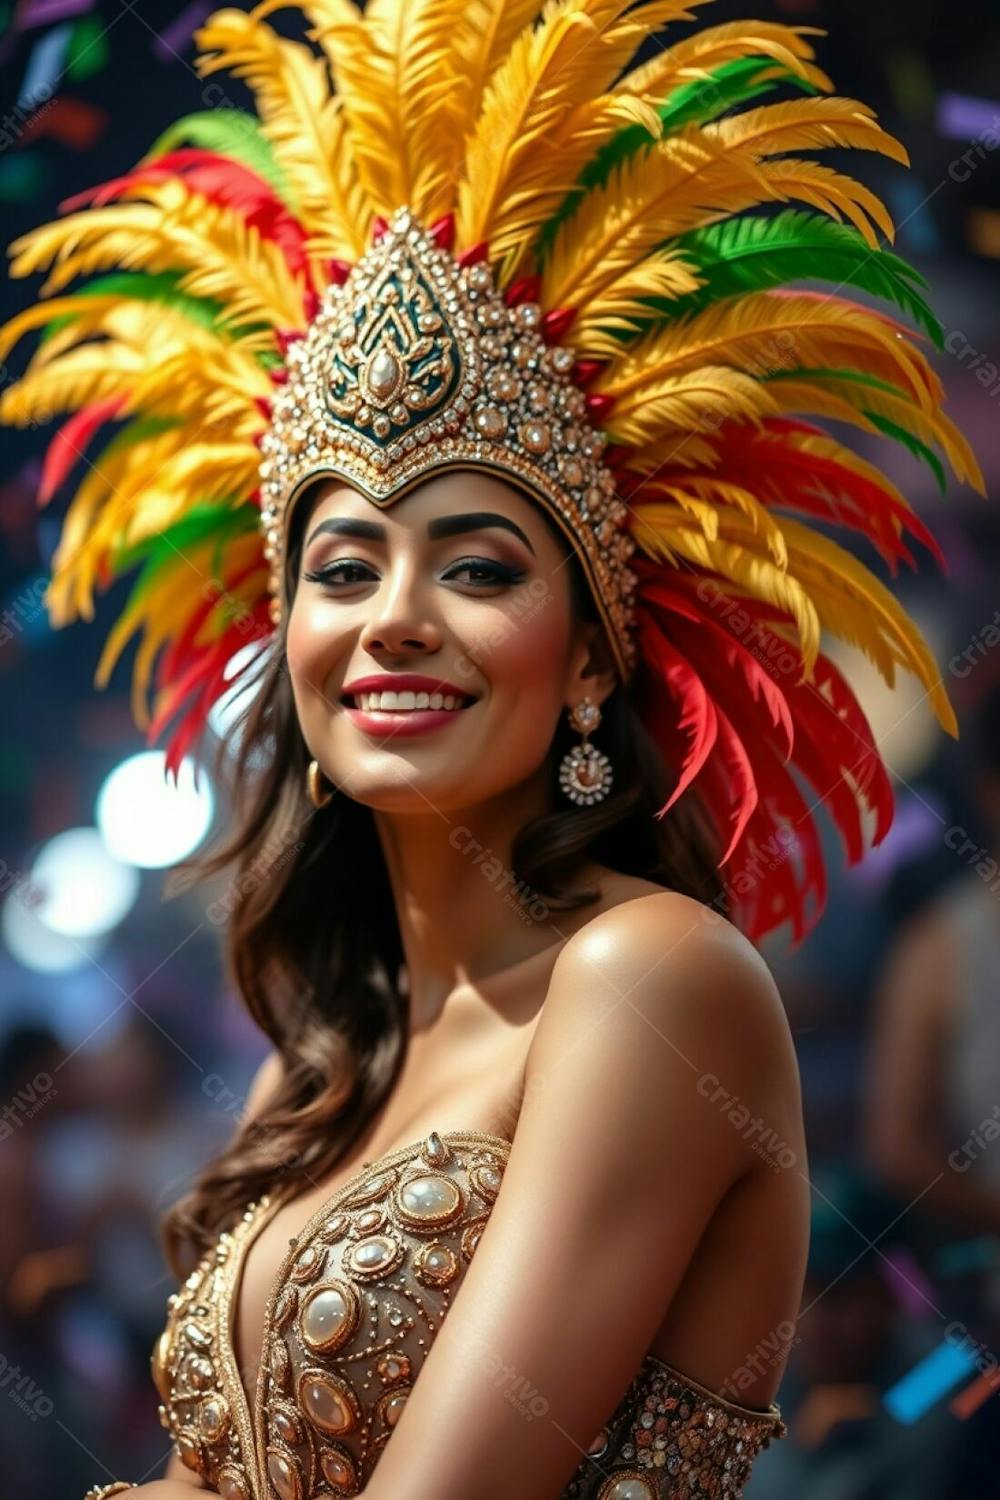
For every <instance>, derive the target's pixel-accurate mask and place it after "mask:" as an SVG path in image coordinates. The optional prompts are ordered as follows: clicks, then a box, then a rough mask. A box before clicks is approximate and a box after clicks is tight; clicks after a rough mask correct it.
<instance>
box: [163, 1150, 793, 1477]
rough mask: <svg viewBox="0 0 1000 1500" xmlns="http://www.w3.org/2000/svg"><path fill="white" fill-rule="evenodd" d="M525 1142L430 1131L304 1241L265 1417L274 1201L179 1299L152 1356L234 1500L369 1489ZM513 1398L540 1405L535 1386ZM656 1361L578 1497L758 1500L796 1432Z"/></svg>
mask: <svg viewBox="0 0 1000 1500" xmlns="http://www.w3.org/2000/svg"><path fill="white" fill-rule="evenodd" d="M509 1147H510V1143H509V1142H508V1141H506V1140H504V1139H503V1138H502V1137H500V1136H495V1135H488V1134H484V1133H483V1132H480V1131H472V1130H467V1131H448V1132H445V1133H443V1134H440V1135H439V1134H438V1133H437V1132H436V1131H432V1132H431V1133H430V1134H429V1135H428V1136H427V1137H426V1138H425V1139H424V1140H423V1141H419V1142H416V1143H414V1144H412V1145H408V1146H404V1147H402V1148H400V1149H399V1150H397V1151H394V1152H391V1153H389V1154H387V1155H385V1156H383V1157H381V1158H380V1159H379V1160H378V1161H375V1162H371V1163H366V1165H365V1167H364V1168H363V1170H362V1171H360V1172H358V1173H357V1174H356V1175H355V1176H354V1177H353V1178H351V1179H350V1181H348V1182H346V1183H344V1184H343V1185H342V1186H341V1187H340V1188H339V1189H338V1190H337V1191H336V1192H335V1193H334V1194H333V1195H332V1196H331V1197H330V1198H329V1199H328V1200H327V1201H326V1202H325V1203H324V1204H322V1205H321V1207H320V1208H319V1209H318V1210H317V1212H316V1213H315V1214H313V1216H312V1217H311V1218H310V1219H309V1220H308V1222H307V1223H306V1224H305V1226H304V1227H303V1229H302V1232H301V1233H300V1234H299V1235H298V1236H296V1238H295V1239H294V1240H293V1241H291V1243H290V1246H289V1250H288V1252H287V1254H286V1256H285V1258H284V1260H283V1262H282V1265H281V1267H280V1269H279V1272H278V1275H277V1277H276V1279H275V1282H274V1284H273V1286H272V1289H271V1293H270V1296H269V1298H268V1302H267V1307H266V1310H265V1314H264V1328H263V1336H262V1349H261V1360H260V1366H259V1372H258V1376H257V1380H256V1392H255V1400H254V1402H253V1410H252V1411H251V1410H250V1403H249V1401H248V1400H247V1398H246V1393H245V1391H244V1387H243V1384H242V1381H241V1379H240V1375H239V1372H238V1370H237V1368H236V1359H235V1355H234V1346H233V1328H234V1326H235V1315H236V1302H237V1297H238V1294H239V1286H240V1279H241V1272H242V1265H243V1260H244V1257H245V1254H246V1251H247V1249H248V1247H249V1245H250V1243H251V1241H252V1240H253V1239H254V1237H255V1236H256V1235H257V1234H258V1233H259V1232H260V1230H261V1229H262V1228H263V1226H264V1224H265V1223H266V1222H267V1220H268V1219H269V1217H270V1216H271V1214H272V1213H273V1212H274V1211H275V1210H276V1208H277V1207H278V1206H279V1202H280V1200H279V1199H278V1198H276V1197H275V1198H273V1197H271V1196H270V1195H265V1196H264V1197H263V1198H261V1199H260V1200H259V1201H258V1202H256V1203H252V1204H250V1205H249V1206H248V1208H247V1209H246V1211H245V1212H244V1214H243V1216H242V1218H241V1219H240V1221H239V1222H238V1223H237V1224H236V1226H235V1228H233V1229H232V1230H231V1231H225V1232H224V1233H223V1234H222V1235H221V1236H220V1238H219V1240H218V1243H217V1245H216V1247H215V1249H214V1252H212V1253H210V1254H209V1255H207V1256H205V1257H204V1258H203V1260H202V1261H201V1263H200V1265H199V1266H198V1267H197V1268H196V1269H195V1270H194V1271H193V1272H192V1273H191V1275H190V1276H189V1277H188V1279H187V1281H186V1282H185V1283H184V1285H183V1286H182V1287H181V1288H180V1290H179V1291H178V1292H177V1293H176V1294H175V1295H174V1296H172V1297H171V1298H170V1301H169V1316H168V1321H167V1325H166V1328H165V1329H164V1331H163V1333H162V1334H161V1335H160V1337H159V1339H158V1340H157V1343H156V1346H155V1348H154V1351H153V1358H152V1368H153V1377H154V1380H155V1381H156V1385H157V1387H158V1389H159V1391H160V1395H161V1396H162V1398H163V1404H162V1405H161V1407H160V1420H161V1421H162V1423H163V1425H164V1426H165V1427H166V1428H167V1429H168V1430H169V1432H170V1434H171V1436H172V1437H173V1439H174V1443H175V1446H176V1449H177V1452H178V1453H179V1454H180V1456H181V1458H182V1459H183V1460H184V1462H185V1463H186V1464H187V1465H188V1466H189V1467H190V1468H191V1469H193V1470H195V1471H196V1472H197V1473H198V1474H200V1475H201V1476H202V1478H203V1479H204V1480H205V1481H206V1483H208V1484H209V1485H210V1486H211V1487H212V1488H213V1489H215V1490H216V1491H217V1492H218V1493H219V1495H220V1496H221V1497H222V1500H332V1497H334V1496H339V1495H355V1494H358V1493H360V1492H361V1491H362V1490H363V1488H364V1486H365V1485H366V1484H367V1482H368V1481H369V1479H370V1478H371V1475H372V1471H373V1469H374V1468H375V1465H376V1464H377V1463H378V1460H379V1457H380V1455H381V1453H382V1450H383V1448H384V1447H385V1444H386V1443H387V1442H388V1440H389V1438H390V1437H391V1435H392V1430H393V1428H394V1426H395V1424H396V1422H397V1421H398V1419H399V1416H400V1414H401V1412H402V1408H403V1404H404V1402H405V1401H406V1397H407V1394H408V1392H409V1390H410V1388H411V1386H412V1384H413V1382H414V1380H415V1379H416V1378H417V1377H418V1375H419V1373H420V1368H421V1366H422V1364H423V1361H424V1358H425V1356H426V1354H427V1351H428V1349H429V1348H430V1345H431V1344H432V1343H433V1340H434V1335H435V1333H436V1331H437V1329H438V1328H439V1327H440V1325H441V1321H442V1319H443V1318H444V1317H445V1315H446V1313H447V1310H448V1307H449V1305H450V1304H451V1302H452V1300H453V1298H454V1294H455V1292H456V1291H457V1289H458V1286H459V1285H460V1284H461V1280H462V1277H463V1274H464V1271H465V1268H466V1267H467V1266H468V1264H469V1262H470V1260H471V1258H472V1255H473V1253H474V1252H475V1249H476V1246H477V1244H478V1242H479V1238H480V1235H481V1234H482V1231H483V1228H484V1226H485V1224H486V1222H487V1220H488V1218H489V1214H490V1210H491V1207H492V1204H493V1202H494V1200H495V1198H496V1196H497V1193H498V1191H499V1189H500V1184H501V1182H502V1179H503V1172H504V1167H505V1165H506V1161H507V1154H508V1151H509ZM512 1397H513V1398H515V1399H518V1400H525V1401H526V1402H527V1403H528V1404H529V1405H530V1401H531V1392H530V1390H529V1391H527V1392H524V1393H519V1392H517V1391H512ZM784 1431H785V1426H784V1423H783V1422H782V1419H781V1413H780V1409H779V1407H778V1406H777V1405H776V1404H773V1403H772V1405H771V1406H770V1407H769V1408H768V1409H767V1410H766V1411H765V1410H760V1409H757V1410H755V1409H753V1408H750V1407H743V1406H739V1405H737V1404H735V1403H733V1402H730V1401H728V1400H726V1399H724V1398H722V1397H721V1396H716V1395H714V1394H713V1393H712V1392H710V1391H708V1390H706V1389H705V1388H704V1387H702V1386H700V1385H699V1384H698V1383H697V1382H696V1381H693V1380H691V1379H690V1378H688V1377H686V1376H685V1375H683V1374H682V1373H681V1372H680V1371H678V1370H675V1369H673V1368H672V1367H671V1366H669V1365H667V1364H666V1363H664V1362H663V1361H662V1360H660V1359H659V1358H657V1357H656V1356H654V1355H652V1354H647V1355H646V1357H645V1358H644V1359H643V1361H642V1363H641V1365H640V1368H639V1370H638V1371H637V1372H636V1374H635V1376H634V1377H633V1379H632V1381H631V1382H630V1384H629V1386H628V1389H627V1390H626V1392H625V1394H624V1395H623V1397H622V1399H621V1401H620V1402H619V1404H618V1406H617V1407H616V1408H615V1410H614V1412H611V1413H609V1415H608V1419H607V1421H606V1422H605V1423H604V1425H603V1426H602V1427H601V1429H600V1430H599V1431H598V1432H597V1433H595V1435H594V1437H593V1440H592V1441H591V1443H590V1445H589V1448H588V1450H587V1454H586V1456H585V1457H584V1458H583V1459H582V1460H581V1462H580V1465H579V1467H578V1469H577V1470H576V1472H575V1473H574V1475H573V1476H572V1478H571V1480H570V1481H569V1483H568V1485H567V1486H566V1488H565V1490H564V1491H563V1497H564V1500H664V1497H666V1496H671V1497H675V1496H691V1497H695V1496H699V1497H705V1500H709V1497H711V1500H732V1497H737V1496H739V1495H741V1494H742V1492H743V1486H744V1484H745V1482H746V1479H747V1476H748V1474H749V1471H750V1467H751V1465H752V1463H753V1460H754V1459H755V1458H756V1456H757V1454H758V1453H759V1451H760V1450H761V1448H763V1447H766V1446H767V1445H768V1443H769V1442H770V1440H771V1439H772V1438H774V1437H781V1436H783V1435H784Z"/></svg>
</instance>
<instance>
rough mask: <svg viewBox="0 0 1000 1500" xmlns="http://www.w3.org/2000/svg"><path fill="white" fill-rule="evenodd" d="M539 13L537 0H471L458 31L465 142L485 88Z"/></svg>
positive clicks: (456, 35) (459, 84)
mask: <svg viewBox="0 0 1000 1500" xmlns="http://www.w3.org/2000/svg"><path fill="white" fill-rule="evenodd" d="M537 14H538V0H472V3H471V4H467V5H466V6H465V7H464V9H463V11H462V14H461V16H460V19H459V23H458V29H457V31H456V32H455V51H456V53H457V55H458V57H459V58H460V60H461V65H460V67H459V69H458V85H457V91H458V93H459V96H460V97H459V106H460V117H461V120H462V135H463V144H464V137H465V136H468V135H469V134H470V133H471V131H472V127H473V125H474V124H475V121H476V118H477V117H478V115H479V111H480V109H481V108H482V104H483V97H484V95H485V93H486V87H487V85H488V83H489V82H490V80H491V78H492V77H493V74H494V73H495V72H496V70H497V68H499V67H500V65H501V64H502V63H503V61H504V59H505V58H506V56H507V54H508V52H509V51H510V49H511V47H512V46H513V45H514V39H515V37H517V35H518V34H519V32H521V31H523V30H524V28H525V27H526V26H530V25H531V24H532V22H533V21H534V19H535V17H536V15H537Z"/></svg>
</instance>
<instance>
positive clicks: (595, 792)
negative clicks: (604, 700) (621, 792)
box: [559, 698, 615, 807]
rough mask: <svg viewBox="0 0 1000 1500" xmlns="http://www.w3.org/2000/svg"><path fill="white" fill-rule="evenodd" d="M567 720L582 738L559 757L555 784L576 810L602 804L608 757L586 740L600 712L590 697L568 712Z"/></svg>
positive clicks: (608, 779) (608, 777) (611, 774)
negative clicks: (575, 806)
mask: <svg viewBox="0 0 1000 1500" xmlns="http://www.w3.org/2000/svg"><path fill="white" fill-rule="evenodd" d="M569 721H570V723H571V724H572V726H573V728H574V729H576V730H578V731H579V733H580V734H582V735H583V739H582V741H581V742H580V744H579V745H574V746H573V748H572V750H568V751H567V752H566V754H565V755H564V756H563V758H562V761H561V762H560V765H559V785H560V786H561V787H562V789H563V791H564V792H565V794H566V796H567V797H568V798H569V800H570V801H571V802H575V803H576V804H577V806H578V807H590V806H591V805H592V804H593V803H594V802H603V801H604V799H605V797H606V796H607V795H608V793H609V792H610V790H611V784H612V782H613V781H614V779H615V777H614V772H613V770H612V769H611V762H610V761H609V760H608V757H607V756H606V755H604V754H603V753H602V752H601V751H600V750H598V749H596V748H595V746H593V745H588V743H587V741H588V740H589V738H590V735H591V733H592V731H593V730H595V729H596V728H597V726H598V724H600V722H601V710H600V709H599V708H598V706H597V704H596V703H594V702H593V700H592V699H590V698H583V699H581V701H580V702H579V703H578V704H577V705H576V707H575V708H573V709H571V710H570V715H569Z"/></svg>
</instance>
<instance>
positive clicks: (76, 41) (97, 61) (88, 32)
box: [66, 16, 108, 83]
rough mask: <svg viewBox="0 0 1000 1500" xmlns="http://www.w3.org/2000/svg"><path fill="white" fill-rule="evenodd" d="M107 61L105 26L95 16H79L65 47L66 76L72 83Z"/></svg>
mask: <svg viewBox="0 0 1000 1500" xmlns="http://www.w3.org/2000/svg"><path fill="white" fill-rule="evenodd" d="M107 61H108V43H107V40H106V37H105V28H104V27H103V26H102V25H101V22H100V20H99V18H98V17H97V16H81V17H80V19H79V20H78V21H77V23H76V25H75V26H74V28H73V35H72V36H71V37H70V39H69V47H68V48H67V49H66V76H67V77H68V78H70V79H71V80H72V81H73V82H74V83H79V81H80V79H81V78H90V77H91V76H92V75H93V74H94V73H99V72H100V71H101V69H102V68H103V67H105V66H106V64H107Z"/></svg>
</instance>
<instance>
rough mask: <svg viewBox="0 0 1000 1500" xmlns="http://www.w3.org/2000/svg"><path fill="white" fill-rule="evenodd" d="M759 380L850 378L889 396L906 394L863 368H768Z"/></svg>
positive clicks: (901, 388) (856, 382) (896, 386)
mask: <svg viewBox="0 0 1000 1500" xmlns="http://www.w3.org/2000/svg"><path fill="white" fill-rule="evenodd" d="M759 379H761V380H850V381H851V382H853V384H854V385H865V386H868V388H869V389H870V390H875V391H888V393H889V395H890V396H904V397H905V396H906V394H907V393H906V391H905V390H904V389H903V387H902V386H901V385H893V383H892V381H891V380H880V379H879V377H878V376H877V375H869V374H867V373H866V372H865V371H864V370H835V369H831V368H826V369H824V368H823V367H821V366H818V365H817V366H811V367H807V366H805V365H802V366H800V367H799V368H798V369H794V370H768V371H767V372H766V373H765V374H763V375H761V376H759Z"/></svg>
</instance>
